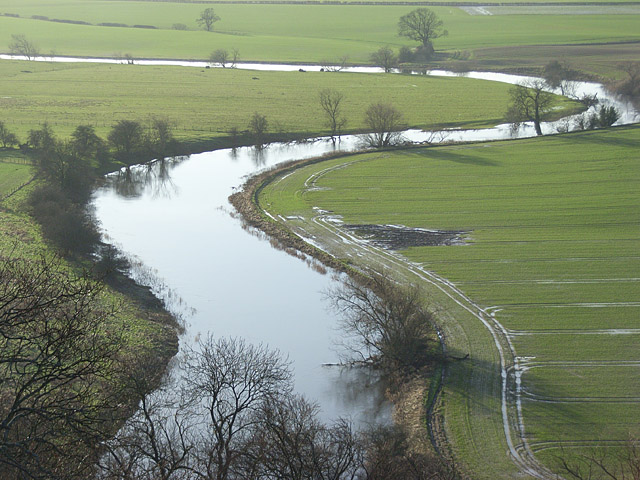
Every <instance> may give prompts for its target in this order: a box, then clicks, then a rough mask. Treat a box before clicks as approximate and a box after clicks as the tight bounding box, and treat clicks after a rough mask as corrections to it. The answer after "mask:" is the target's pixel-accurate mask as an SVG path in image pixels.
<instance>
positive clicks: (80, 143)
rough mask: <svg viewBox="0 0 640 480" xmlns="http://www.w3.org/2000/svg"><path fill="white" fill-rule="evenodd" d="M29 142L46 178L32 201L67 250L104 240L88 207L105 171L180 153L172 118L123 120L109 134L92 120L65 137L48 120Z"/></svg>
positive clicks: (47, 230)
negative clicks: (103, 135) (101, 131)
mask: <svg viewBox="0 0 640 480" xmlns="http://www.w3.org/2000/svg"><path fill="white" fill-rule="evenodd" d="M0 126H2V125H0ZM1 130H2V128H0V131H1ZM23 147H24V148H26V149H27V151H28V153H29V154H30V156H31V157H32V158H33V160H34V165H35V167H36V169H37V171H38V174H39V176H40V178H41V179H43V180H44V182H41V183H40V184H39V185H38V187H37V188H36V189H35V190H34V191H33V192H32V194H31V195H30V198H29V205H30V207H31V213H32V215H33V216H34V218H35V219H36V220H37V221H38V222H39V223H40V225H41V226H42V231H43V233H44V235H45V237H47V238H48V239H49V240H50V241H52V242H53V244H55V245H56V246H57V247H59V249H60V251H61V252H62V253H64V254H65V255H72V254H79V255H88V254H91V253H94V250H95V248H96V246H97V245H98V244H99V241H100V236H99V234H98V231H97V228H96V227H95V225H94V222H93V220H92V219H91V217H90V215H88V213H87V212H86V209H85V205H86V202H87V201H88V199H89V196H90V194H91V191H92V189H93V186H94V183H95V181H96V179H97V178H98V177H99V175H100V174H102V173H104V172H106V171H108V170H112V169H114V168H116V167H118V166H120V165H125V166H128V165H131V164H133V163H140V161H141V159H143V158H150V157H157V158H164V157H166V156H171V155H175V153H176V151H177V142H176V141H175V139H174V137H173V133H172V125H171V122H170V121H168V120H166V119H160V118H154V119H152V120H151V121H150V123H149V125H148V126H147V127H146V128H145V127H143V126H142V124H141V123H139V122H136V121H131V120H121V121H119V122H117V123H116V124H115V125H114V126H113V127H112V129H111V131H110V132H109V135H108V138H107V140H104V139H102V138H101V137H99V136H98V135H97V134H96V132H95V130H94V128H93V127H92V126H90V125H80V126H78V127H77V128H76V129H75V130H74V131H73V133H72V134H71V137H70V138H69V139H59V138H58V137H57V136H56V135H55V133H54V132H53V130H52V128H51V127H50V126H49V125H48V124H47V123H45V124H43V125H42V126H41V127H40V128H38V129H32V130H30V131H29V133H28V138H27V142H26V144H24V145H23Z"/></svg>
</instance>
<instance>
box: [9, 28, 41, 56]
mask: <svg viewBox="0 0 640 480" xmlns="http://www.w3.org/2000/svg"><path fill="white" fill-rule="evenodd" d="M9 51H10V52H11V53H12V54H13V55H22V56H23V57H26V58H27V60H34V59H35V58H36V57H39V56H40V50H39V49H38V47H37V46H36V44H35V43H33V42H32V41H31V40H29V39H28V38H27V37H26V36H24V35H17V34H14V35H11V42H10V43H9Z"/></svg>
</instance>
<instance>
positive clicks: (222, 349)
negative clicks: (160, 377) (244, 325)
mask: <svg viewBox="0 0 640 480" xmlns="http://www.w3.org/2000/svg"><path fill="white" fill-rule="evenodd" d="M198 348H199V352H198V353H197V354H196V353H195V352H193V351H192V352H191V353H190V355H189V356H188V358H187V361H186V365H185V378H184V381H185V382H186V383H187V389H188V390H187V391H188V395H189V396H190V398H191V401H192V402H193V404H194V405H201V406H202V407H203V408H204V409H205V411H206V412H207V421H206V426H204V425H203V427H204V430H205V432H204V433H203V435H202V438H201V440H200V445H201V448H200V450H199V453H198V457H199V458H198V464H199V468H200V470H201V471H206V472H207V475H208V477H207V478H215V479H217V480H223V479H226V478H230V475H231V472H232V470H233V469H234V468H235V466H236V462H237V461H238V459H239V457H240V454H241V452H242V451H243V450H244V448H245V445H246V442H247V441H248V440H249V438H250V436H251V435H250V434H251V430H252V428H253V427H254V425H255V422H256V415H257V413H258V412H260V411H261V409H262V407H263V405H264V404H265V402H269V401H272V400H274V399H275V398H277V397H278V396H280V395H287V394H289V393H290V392H291V389H292V381H291V371H290V370H289V366H288V363H287V362H286V361H285V360H283V359H282V357H281V356H280V354H279V352H277V351H273V350H269V349H267V348H266V347H264V346H262V345H260V346H253V345H250V344H247V343H246V342H244V341H243V340H239V339H219V340H214V339H213V338H212V337H207V338H206V339H205V340H204V341H203V342H201V343H200V344H199V345H198Z"/></svg>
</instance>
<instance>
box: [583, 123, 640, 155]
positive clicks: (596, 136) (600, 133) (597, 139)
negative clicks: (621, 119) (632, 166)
mask: <svg viewBox="0 0 640 480" xmlns="http://www.w3.org/2000/svg"><path fill="white" fill-rule="evenodd" d="M630 130H634V131H635V132H636V133H638V138H637V139H636V138H628V137H625V136H624V135H623V134H624V133H625V132H628V131H630ZM580 140H581V141H583V142H591V143H597V144H600V145H611V146H615V147H620V146H625V147H629V148H633V149H635V151H638V150H640V127H638V126H635V125H634V126H624V127H613V128H609V129H599V130H593V131H589V132H580Z"/></svg>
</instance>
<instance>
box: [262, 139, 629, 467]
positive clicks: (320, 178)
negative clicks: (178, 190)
mask: <svg viewBox="0 0 640 480" xmlns="http://www.w3.org/2000/svg"><path fill="white" fill-rule="evenodd" d="M639 148H640V128H639V127H625V128H616V129H612V130H608V131H592V132H584V133H578V134H571V135H564V136H556V137H548V138H538V139H531V140H522V141H515V142H496V143H487V144H475V145H460V146H449V147H437V148H424V149H415V150H408V151H403V152H386V153H370V154H364V155H358V156H351V157H345V158H342V159H339V160H330V161H327V162H321V163H319V164H315V165H312V166H308V167H303V168H300V169H298V170H296V171H295V173H293V174H291V175H288V176H286V178H281V179H278V180H277V181H274V182H272V183H271V184H269V185H268V186H267V187H266V188H265V189H264V190H263V191H262V193H261V196H260V204H261V205H263V206H266V207H267V208H268V210H269V211H270V213H271V214H273V215H281V217H280V218H290V220H289V221H288V222H287V223H289V224H290V226H291V227H292V228H294V229H295V228H299V229H301V230H303V231H306V232H307V234H312V235H316V241H317V242H320V243H323V242H324V240H325V239H324V238H323V236H325V237H327V238H329V237H330V235H329V234H328V233H327V232H328V231H330V230H331V227H328V230H325V231H324V232H323V231H322V230H318V226H317V224H316V223H311V222H309V221H308V219H311V218H314V217H317V216H318V213H317V210H314V207H315V208H319V209H321V210H323V211H328V212H331V214H334V215H340V216H341V219H342V220H343V221H344V222H345V223H356V224H359V223H367V224H394V225H398V224H402V225H407V226H411V227H421V228H429V229H443V230H449V229H453V230H463V231H466V232H468V233H467V234H466V240H467V242H468V243H467V244H466V245H464V246H454V247H445V246H441V247H412V248H409V249H407V250H404V251H402V252H401V253H402V258H405V259H406V261H411V262H415V263H416V264H418V265H420V266H422V267H424V268H426V269H428V270H429V271H432V272H435V273H437V274H438V275H441V276H442V277H444V278H446V279H448V280H450V281H451V282H453V284H454V285H455V287H456V288H457V289H459V290H460V291H461V292H463V293H464V294H465V295H467V296H468V297H469V298H470V299H471V300H472V301H473V302H474V303H477V304H479V305H480V308H481V309H482V310H483V311H485V312H486V313H487V314H493V315H494V316H495V319H496V320H497V321H498V322H500V324H501V325H502V326H503V327H504V329H505V332H506V333H507V335H506V336H505V338H504V340H505V341H507V340H508V341H509V342H511V344H512V346H513V349H514V359H515V360H516V361H517V362H518V364H519V365H520V367H521V370H522V382H523V390H522V392H521V393H522V416H523V419H524V425H525V434H526V438H527V442H528V444H529V446H530V447H531V449H532V450H533V451H534V452H539V454H538V458H539V459H540V460H542V461H544V462H547V464H548V465H550V466H552V465H553V455H557V454H559V453H560V450H559V449H560V448H565V449H568V451H575V450H576V448H577V447H592V446H596V445H602V444H609V445H612V446H615V445H618V444H621V443H623V442H624V441H625V440H626V439H627V438H628V436H629V434H632V435H634V434H635V435H638V434H639V433H640V432H638V430H637V426H638V424H639V423H640V384H639V383H638V381H637V378H638V376H637V370H638V368H639V366H640V353H639V351H638V348H637V347H638V340H639V336H640V279H639V278H638V275H637V272H638V271H640V256H639V255H638V252H640V229H639V228H638V218H639V215H640V197H639V195H638V192H639V191H640V173H639V172H640V164H639V161H640V158H639V157H638V155H637V152H638V151H639ZM338 167H340V168H338ZM310 178H312V179H313V181H312V182H311V183H307V184H305V182H306V181H307V180H308V179H310ZM297 216H299V217H301V218H306V219H307V220H304V221H303V220H295V219H294V217H297ZM321 223H322V222H321ZM314 225H315V226H314ZM321 239H322V240H321ZM327 241H328V245H329V246H330V247H329V248H333V249H334V250H333V251H334V253H336V254H337V255H339V256H340V257H341V258H347V259H350V261H353V262H356V263H358V262H361V261H367V262H368V261H376V260H375V259H376V258H377V257H376V255H377V253H375V252H373V253H372V252H369V254H368V255H367V256H365V257H358V256H355V255H353V252H351V254H352V256H351V257H349V256H347V255H348V253H349V252H350V247H349V246H345V245H344V242H343V244H342V246H340V247H336V245H338V242H336V243H335V244H334V243H331V240H330V239H329V240H327ZM351 248H355V247H351ZM362 258H366V259H367V260H362ZM392 258H395V257H392ZM393 262H396V263H394V265H395V268H396V269H400V270H402V269H403V268H409V267H407V265H411V264H406V263H398V262H397V259H396V260H393ZM403 265H404V266H403ZM432 290H433V289H432ZM433 295H434V297H433V299H434V301H436V302H438V303H440V304H441V305H442V306H443V307H442V308H443V310H444V312H445V313H446V315H445V317H444V320H443V322H444V324H445V329H446V330H448V331H449V334H448V339H449V341H450V348H452V349H453V350H454V351H462V352H470V353H471V356H472V359H473V358H474V356H479V357H482V356H484V358H485V359H484V360H483V361H480V360H478V358H476V359H475V361H474V362H473V363H472V364H468V365H467V366H464V367H463V366H460V365H457V366H454V367H452V369H451V370H450V372H449V378H448V380H447V381H446V383H445V385H446V386H445V393H444V395H445V400H444V402H445V405H444V409H445V410H444V411H445V417H446V422H447V423H448V429H449V430H448V432H449V435H450V439H451V440H452V445H453V448H454V451H455V452H456V454H457V455H458V458H459V459H460V460H461V461H462V463H463V464H465V465H467V467H468V468H469V469H470V470H472V471H473V472H474V473H475V475H474V476H473V478H487V479H489V478H513V476H512V475H513V472H509V464H510V461H509V459H508V457H507V456H506V455H504V450H503V453H502V454H501V455H498V456H492V457H491V458H492V462H493V461H494V460H495V462H496V463H495V464H492V465H486V463H487V462H485V464H483V463H482V459H481V458H478V455H480V453H479V452H481V451H482V448H481V447H478V446H477V445H474V442H477V441H478V440H479V439H483V440H484V445H485V446H486V448H489V449H490V448H491V447H490V445H492V444H493V443H494V442H495V443H497V444H498V445H501V444H500V437H501V436H502V437H503V443H502V445H504V432H503V431H502V432H501V431H500V429H499V421H497V420H496V418H495V417H496V416H497V417H500V415H501V414H500V411H499V409H497V408H496V406H495V404H494V403H492V402H491V401H490V399H491V398H492V397H490V396H489V397H487V394H486V393H483V392H480V393H477V392H475V391H474V390H473V388H476V387H477V386H478V385H480V383H474V382H473V381H472V378H473V377H474V376H481V377H483V378H485V382H486V381H490V380H489V379H490V378H491V376H492V375H499V369H497V368H495V365H493V364H492V363H491V362H495V361H496V360H495V357H494V360H490V358H489V357H488V352H487V349H490V348H491V347H492V345H491V343H492V342H491V341H490V339H489V341H487V342H485V343H484V345H482V344H481V343H482V342H481V330H482V327H481V326H480V327H479V329H474V328H475V327H478V326H479V325H475V327H474V325H472V323H473V322H475V323H476V324H479V321H478V319H477V318H471V317H469V316H468V315H466V314H465V313H464V312H463V313H458V314H453V315H452V312H456V309H458V307H457V306H456V305H452V304H451V301H450V299H449V300H448V299H447V298H443V297H442V296H441V295H440V293H439V291H437V290H436V291H434V293H433ZM451 317H454V318H455V320H454V325H455V326H452V324H451V322H452V319H451ZM476 335H477V336H476ZM474 344H477V345H475V346H474ZM505 345H506V343H505ZM493 348H494V349H495V345H493ZM469 365H472V367H470V366H469ZM465 369H466V370H472V371H466V372H465V371H464V370H465ZM465 375H467V377H466V380H465V379H464V378H465ZM494 381H495V379H494ZM462 387H464V392H465V393H464V394H461V391H460V390H461V389H462ZM494 394H495V392H494ZM493 401H495V399H493ZM471 434H475V435H476V438H475V440H469V439H468V438H461V437H464V436H466V435H471ZM478 434H480V435H481V436H480V437H478V436H477V435H478ZM485 455H486V456H485V458H488V456H489V455H491V452H490V451H489V452H488V453H487V452H485ZM494 455H495V453H494ZM492 469H495V470H493V471H492ZM505 472H507V473H506V474H505Z"/></svg>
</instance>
